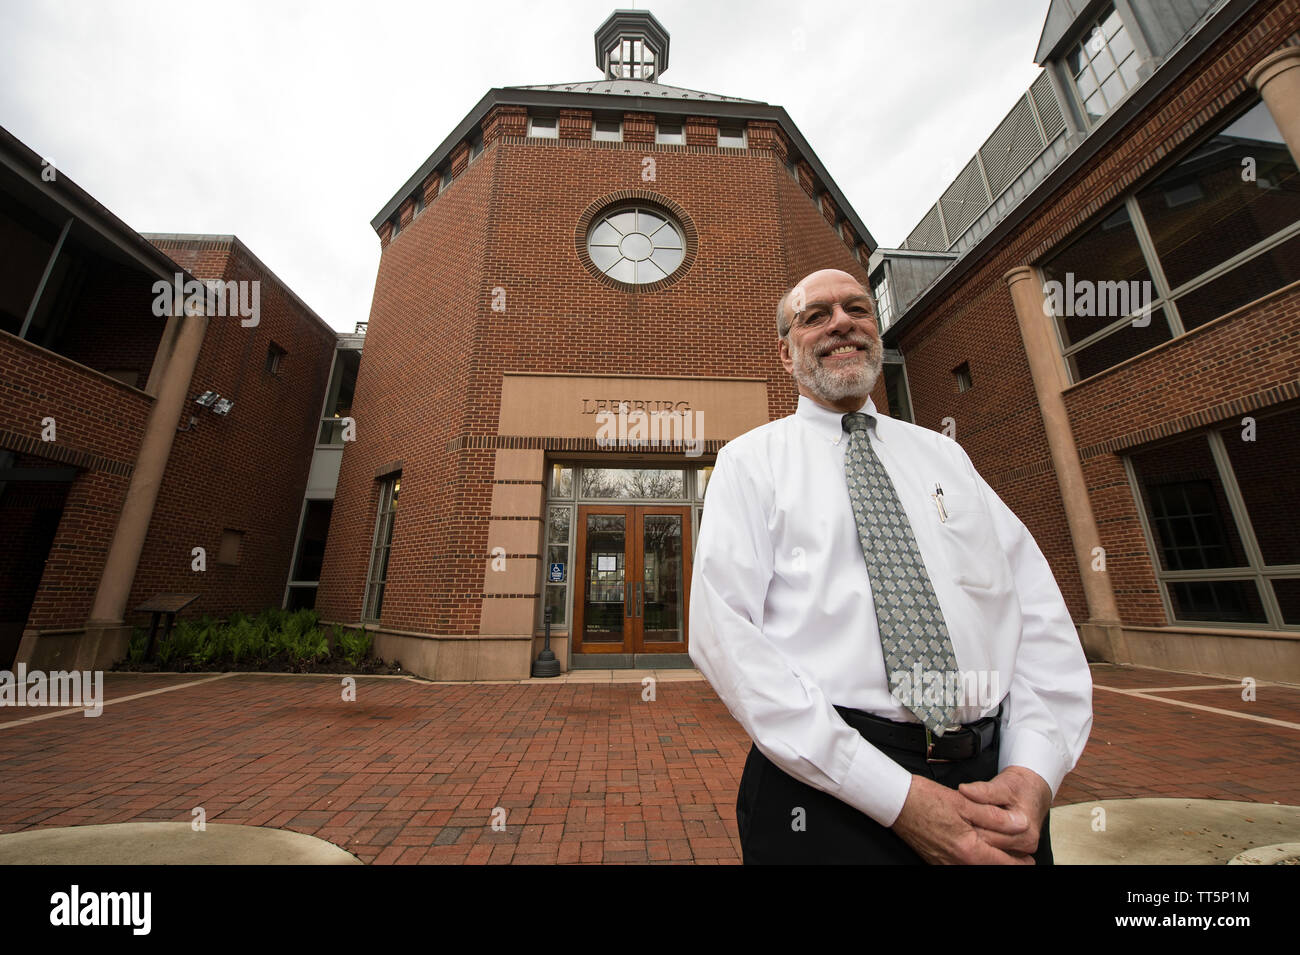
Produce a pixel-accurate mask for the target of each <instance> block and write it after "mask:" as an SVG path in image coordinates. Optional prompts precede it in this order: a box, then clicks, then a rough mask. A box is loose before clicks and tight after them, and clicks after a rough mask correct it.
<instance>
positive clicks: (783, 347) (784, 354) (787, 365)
mask: <svg viewBox="0 0 1300 955" xmlns="http://www.w3.org/2000/svg"><path fill="white" fill-rule="evenodd" d="M776 353H777V354H778V355H780V356H781V367H782V368H784V369H785V373H786V374H787V375H789V376H790V377H792V378H793V377H794V357H793V356H792V355H791V354H790V341H789V339H787V338H778V339H777V340H776Z"/></svg>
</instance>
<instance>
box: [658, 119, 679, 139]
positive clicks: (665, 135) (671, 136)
mask: <svg viewBox="0 0 1300 955" xmlns="http://www.w3.org/2000/svg"><path fill="white" fill-rule="evenodd" d="M665 126H676V127H677V129H678V130H679V131H678V132H677V133H665V132H664V127H665ZM655 145H656V146H684V145H686V123H685V122H677V123H673V122H667V121H662V120H659V119H656V120H655Z"/></svg>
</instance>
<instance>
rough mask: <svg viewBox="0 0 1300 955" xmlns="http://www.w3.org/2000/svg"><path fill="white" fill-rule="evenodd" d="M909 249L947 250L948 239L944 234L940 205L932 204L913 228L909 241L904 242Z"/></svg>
mask: <svg viewBox="0 0 1300 955" xmlns="http://www.w3.org/2000/svg"><path fill="white" fill-rule="evenodd" d="M903 244H904V245H905V246H906V247H907V248H909V249H920V250H923V251H928V252H947V251H948V240H947V239H945V238H944V235H943V224H942V223H941V222H940V221H939V207H938V206H931V207H930V211H929V212H927V213H926V214H925V218H923V219H922V220H921V221H920V222H919V223H918V224H917V226H916V228H915V229H913V230H912V233H911V235H909V236H908V237H907V241H906V242H904V243H903Z"/></svg>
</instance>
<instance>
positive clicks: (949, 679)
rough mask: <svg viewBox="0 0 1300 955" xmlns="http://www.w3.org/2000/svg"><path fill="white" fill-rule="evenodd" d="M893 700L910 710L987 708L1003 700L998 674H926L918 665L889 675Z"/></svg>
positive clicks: (940, 672) (973, 671) (966, 671)
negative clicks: (926, 707) (922, 708)
mask: <svg viewBox="0 0 1300 955" xmlns="http://www.w3.org/2000/svg"><path fill="white" fill-rule="evenodd" d="M889 682H890V685H891V686H893V687H894V690H893V697H894V699H896V700H898V702H899V703H902V704H903V705H904V706H906V707H907V708H908V709H916V708H917V707H921V706H934V705H940V706H979V707H981V708H987V707H990V706H992V705H993V704H995V703H997V702H998V701H999V700H1001V699H1002V692H1001V678H1000V677H999V675H998V671H997V670H926V669H922V667H921V664H919V663H917V664H915V665H914V666H913V667H912V669H911V670H910V671H908V670H895V671H894V672H893V673H892V674H891V675H890V680H889Z"/></svg>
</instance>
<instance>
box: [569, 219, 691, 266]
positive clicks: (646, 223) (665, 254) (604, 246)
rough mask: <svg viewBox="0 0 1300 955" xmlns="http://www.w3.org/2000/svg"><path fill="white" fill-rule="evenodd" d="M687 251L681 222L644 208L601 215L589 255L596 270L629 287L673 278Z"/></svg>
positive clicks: (590, 237)
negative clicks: (625, 283) (670, 276)
mask: <svg viewBox="0 0 1300 955" xmlns="http://www.w3.org/2000/svg"><path fill="white" fill-rule="evenodd" d="M685 248H686V243H685V240H684V239H683V236H682V229H681V227H680V226H679V225H677V223H675V222H673V221H672V220H671V219H669V218H668V217H667V216H666V215H664V213H662V212H659V211H657V210H654V209H649V208H645V207H642V206H636V207H633V208H623V209H618V210H615V211H613V212H609V213H607V214H605V215H603V216H601V217H600V218H599V219H597V220H596V223H595V225H594V227H593V228H592V230H591V232H590V233H589V234H588V236H587V254H588V255H590V256H591V261H592V262H593V263H594V264H595V266H596V268H598V269H600V271H601V272H603V273H605V274H606V275H608V276H609V277H610V278H612V279H616V280H618V281H620V282H627V283H628V284H629V285H645V284H646V283H649V282H657V281H659V280H660V279H662V278H667V277H668V276H669V275H672V274H673V272H675V271H677V269H678V268H679V267H680V266H681V264H682V257H683V255H684V254H685Z"/></svg>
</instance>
